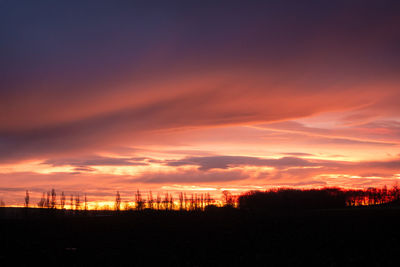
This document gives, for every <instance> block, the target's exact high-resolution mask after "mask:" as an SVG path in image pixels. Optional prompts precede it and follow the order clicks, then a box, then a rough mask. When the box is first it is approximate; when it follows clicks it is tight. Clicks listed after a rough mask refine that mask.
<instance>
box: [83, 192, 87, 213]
mask: <svg viewBox="0 0 400 267" xmlns="http://www.w3.org/2000/svg"><path fill="white" fill-rule="evenodd" d="M84 207H85V211H87V210H88V201H87V197H86V193H85V199H84Z"/></svg>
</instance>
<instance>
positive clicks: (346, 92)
mask: <svg viewBox="0 0 400 267" xmlns="http://www.w3.org/2000/svg"><path fill="white" fill-rule="evenodd" d="M399 12H400V2H399V1H385V0H381V1H368V0H364V1H352V0H350V1H348V0H343V1H151V0H150V1H102V0H98V1H87V0H84V1H63V0H61V1H42V0H38V1H28V0H26V1H22V0H0V199H2V200H3V201H4V202H6V204H8V205H18V204H22V203H23V198H24V196H25V190H29V192H30V193H31V198H32V201H33V202H37V201H38V199H39V197H40V196H41V193H42V192H44V191H49V190H51V188H55V189H56V191H59V192H60V191H64V192H66V194H68V195H69V194H75V195H76V194H81V195H83V194H87V196H88V199H89V201H103V202H104V201H112V200H113V199H114V198H115V192H116V191H119V192H120V193H121V197H122V199H123V200H125V201H130V200H131V199H133V198H134V196H133V194H134V192H135V191H136V190H137V189H140V190H142V191H144V192H148V191H149V190H152V191H153V192H155V193H157V192H170V193H172V194H175V193H176V192H181V191H182V192H188V193H189V194H191V193H202V192H210V193H211V194H212V195H213V196H215V197H216V198H218V197H219V195H220V194H221V192H222V191H223V190H229V191H231V192H232V193H236V194H239V193H241V192H244V191H248V190H265V189H268V188H275V187H296V188H297V187H298V188H309V187H312V188H320V187H325V186H328V187H336V186H339V187H344V188H368V187H371V186H383V185H385V184H386V185H387V186H389V187H390V186H392V185H394V184H395V183H397V181H398V180H399V179H400V105H399V100H400V75H399V73H400V33H399V25H400V16H399V14H400V13H399Z"/></svg>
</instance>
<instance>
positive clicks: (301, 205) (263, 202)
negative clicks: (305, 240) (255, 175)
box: [238, 185, 400, 211]
mask: <svg viewBox="0 0 400 267" xmlns="http://www.w3.org/2000/svg"><path fill="white" fill-rule="evenodd" d="M399 200H400V190H399V188H398V187H397V185H396V186H394V187H393V188H392V189H391V190H388V189H387V187H386V186H384V187H383V188H381V189H379V188H372V187H371V188H368V189H365V190H345V189H340V188H323V189H293V188H281V189H271V190H267V191H265V192H262V191H250V192H247V193H245V194H242V195H241V196H239V198H238V205H239V208H240V209H242V210H259V211H260V210H296V209H332V208H344V207H346V206H361V205H381V204H395V203H399Z"/></svg>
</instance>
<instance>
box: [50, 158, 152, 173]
mask: <svg viewBox="0 0 400 267" xmlns="http://www.w3.org/2000/svg"><path fill="white" fill-rule="evenodd" d="M145 159H146V158H142V157H140V158H110V157H100V156H89V157H83V158H67V159H62V158H61V159H49V160H46V161H44V162H43V164H49V165H52V166H77V167H78V168H75V169H76V170H85V169H86V168H85V167H87V166H146V165H148V163H146V162H144V160H145ZM79 168H80V169H79Z"/></svg>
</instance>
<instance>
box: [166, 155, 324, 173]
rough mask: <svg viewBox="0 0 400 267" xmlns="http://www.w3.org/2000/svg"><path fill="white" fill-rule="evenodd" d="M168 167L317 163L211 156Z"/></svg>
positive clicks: (216, 167) (294, 158) (277, 166)
mask: <svg viewBox="0 0 400 267" xmlns="http://www.w3.org/2000/svg"><path fill="white" fill-rule="evenodd" d="M166 164H167V165H168V166H185V165H196V166H199V169H200V170H210V169H227V168H231V167H235V166H244V165H246V166H265V167H275V168H287V167H309V166H316V165H317V163H315V162H313V161H311V160H306V159H302V158H296V157H283V158H280V159H263V158H257V157H244V156H211V157H188V158H184V159H182V160H171V161H167V162H166Z"/></svg>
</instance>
